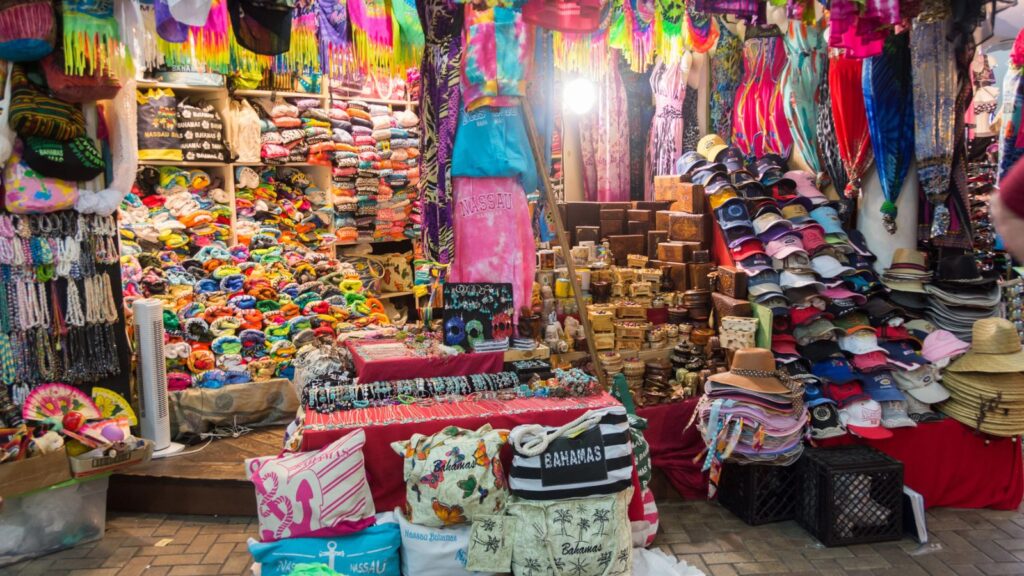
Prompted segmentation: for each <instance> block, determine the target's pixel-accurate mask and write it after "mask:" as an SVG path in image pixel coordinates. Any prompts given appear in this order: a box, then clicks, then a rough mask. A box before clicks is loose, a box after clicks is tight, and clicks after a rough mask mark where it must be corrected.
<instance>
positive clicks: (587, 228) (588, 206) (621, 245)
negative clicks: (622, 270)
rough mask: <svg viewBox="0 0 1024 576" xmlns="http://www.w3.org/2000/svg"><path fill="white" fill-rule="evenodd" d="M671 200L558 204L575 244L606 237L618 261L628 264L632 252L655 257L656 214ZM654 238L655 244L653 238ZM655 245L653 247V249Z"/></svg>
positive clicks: (617, 263) (656, 239)
mask: <svg viewBox="0 0 1024 576" xmlns="http://www.w3.org/2000/svg"><path fill="white" fill-rule="evenodd" d="M670 204H671V202H665V201H662V202H566V203H565V204H561V205H559V208H560V209H561V210H562V211H563V212H562V221H563V222H565V227H566V230H568V232H569V235H570V237H571V242H572V244H573V245H574V246H575V245H577V244H579V243H580V242H584V241H588V240H589V241H593V242H595V243H596V242H600V241H602V240H607V241H608V245H609V248H610V249H611V252H612V254H613V256H614V257H615V264H616V265H619V266H625V265H626V258H628V257H629V256H630V255H642V256H648V257H651V258H652V259H653V258H654V256H656V250H657V243H658V242H659V241H660V240H661V239H662V238H663V236H661V235H656V234H654V230H655V228H656V224H655V214H656V213H657V212H658V211H659V210H666V209H668V208H669V206H670ZM651 238H653V239H654V240H653V244H652V240H651ZM652 246H653V248H652Z"/></svg>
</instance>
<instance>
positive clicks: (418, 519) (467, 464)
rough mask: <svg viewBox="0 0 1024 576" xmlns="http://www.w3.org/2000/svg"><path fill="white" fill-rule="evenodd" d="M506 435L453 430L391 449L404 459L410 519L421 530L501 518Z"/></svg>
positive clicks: (484, 429) (418, 437) (486, 430)
mask: <svg viewBox="0 0 1024 576" xmlns="http://www.w3.org/2000/svg"><path fill="white" fill-rule="evenodd" d="M506 442H508V430H493V429H492V428H491V426H490V425H489V424H486V425H484V426H483V427H481V428H480V429H479V430H476V431H473V430H465V429H462V428H458V427H455V426H449V427H448V428H445V429H444V430H442V431H440V432H438V433H437V434H434V435H431V436H424V435H422V434H414V435H413V437H412V438H410V439H409V440H407V441H404V442H394V443H392V444H391V447H392V448H393V449H394V450H395V452H397V453H398V454H399V455H400V456H402V457H403V458H404V459H405V465H404V473H405V485H406V513H407V515H408V518H409V521H410V522H413V523H414V524H420V525H422V526H453V525H456V524H463V523H465V522H472V521H473V518H474V517H476V516H478V515H491V514H499V513H501V512H502V510H503V509H504V507H505V501H506V499H507V498H508V488H507V486H506V483H505V472H504V470H503V468H502V465H501V460H500V459H499V458H498V454H499V452H500V451H501V447H502V446H504V445H505V443H506Z"/></svg>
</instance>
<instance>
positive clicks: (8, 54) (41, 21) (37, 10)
mask: <svg viewBox="0 0 1024 576" xmlns="http://www.w3.org/2000/svg"><path fill="white" fill-rule="evenodd" d="M56 34H57V22H56V19H55V18H54V16H53V3H51V2H50V1H49V0H7V1H4V2H0V60H7V61H9V62H32V61H35V60H39V59H40V58H42V57H43V56H46V55H47V54H49V53H50V52H51V51H52V50H53V44H54V39H55V38H56Z"/></svg>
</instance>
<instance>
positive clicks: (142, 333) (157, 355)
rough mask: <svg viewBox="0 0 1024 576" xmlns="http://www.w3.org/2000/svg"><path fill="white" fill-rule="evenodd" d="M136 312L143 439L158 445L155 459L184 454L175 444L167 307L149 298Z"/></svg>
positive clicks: (135, 306) (136, 304)
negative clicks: (167, 355)
mask: <svg viewBox="0 0 1024 576" xmlns="http://www.w3.org/2000/svg"><path fill="white" fill-rule="evenodd" d="M132 311H133V317H134V323H135V342H136V346H135V350H136V352H137V354H138V372H137V375H138V379H137V380H138V386H139V430H140V431H141V433H142V437H143V438H146V439H149V440H152V441H153V443H154V444H155V446H154V447H153V458H164V457H167V456H170V455H172V454H177V453H178V452H181V451H182V450H184V448H185V446H184V445H183V444H179V443H178V442H171V418H170V415H169V414H168V411H167V363H166V360H164V317H163V306H162V305H161V304H160V301H159V300H154V299H152V298H146V299H140V300H136V301H135V302H134V303H133V304H132Z"/></svg>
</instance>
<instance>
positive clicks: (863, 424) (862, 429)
mask: <svg viewBox="0 0 1024 576" xmlns="http://www.w3.org/2000/svg"><path fill="white" fill-rule="evenodd" d="M839 420H840V422H842V423H843V425H844V426H846V429H847V430H848V431H849V432H850V433H851V434H855V435H857V436H860V437H861V438H868V439H870V440H884V439H886V438H892V432H890V431H889V430H886V429H885V428H882V407H881V406H880V405H879V404H878V402H875V401H874V400H860V401H857V402H853V403H851V404H850V405H848V406H846V407H845V408H843V409H842V410H840V411H839Z"/></svg>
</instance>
